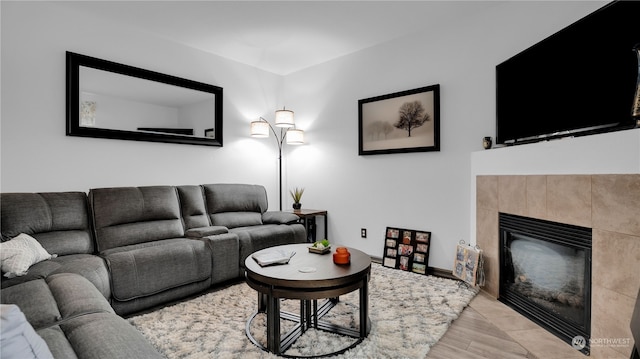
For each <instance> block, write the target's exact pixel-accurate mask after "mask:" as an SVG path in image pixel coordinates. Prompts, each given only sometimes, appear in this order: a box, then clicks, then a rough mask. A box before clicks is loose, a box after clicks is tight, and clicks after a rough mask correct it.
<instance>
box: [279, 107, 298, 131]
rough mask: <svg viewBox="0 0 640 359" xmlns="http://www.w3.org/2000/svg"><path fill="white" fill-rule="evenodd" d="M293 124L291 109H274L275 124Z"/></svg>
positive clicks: (283, 125) (288, 125) (289, 125)
mask: <svg viewBox="0 0 640 359" xmlns="http://www.w3.org/2000/svg"><path fill="white" fill-rule="evenodd" d="M294 125H295V122H294V121H293V111H289V110H285V109H282V110H277V111H276V126H278V127H293V126H294Z"/></svg>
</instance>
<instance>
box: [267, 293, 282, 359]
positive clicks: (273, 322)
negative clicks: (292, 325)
mask: <svg viewBox="0 0 640 359" xmlns="http://www.w3.org/2000/svg"><path fill="white" fill-rule="evenodd" d="M267 350H269V351H270V352H272V353H274V354H280V299H279V298H274V297H273V296H272V295H271V294H268V295H267Z"/></svg>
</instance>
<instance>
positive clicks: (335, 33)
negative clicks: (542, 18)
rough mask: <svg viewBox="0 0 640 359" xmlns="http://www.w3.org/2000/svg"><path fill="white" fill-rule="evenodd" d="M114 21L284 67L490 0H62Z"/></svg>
mask: <svg viewBox="0 0 640 359" xmlns="http://www.w3.org/2000/svg"><path fill="white" fill-rule="evenodd" d="M59 4H61V5H62V6H66V7H69V8H72V9H74V10H75V11H80V12H81V13H82V15H83V16H95V17H98V18H100V19H101V20H103V21H106V22H109V23H111V24H114V25H118V26H121V27H127V28H131V29H134V30H135V29H137V30H139V31H143V32H146V33H149V34H151V35H153V36H157V37H159V38H163V39H166V40H169V41H173V42H177V43H180V44H184V45H186V46H190V47H193V48H196V49H200V50H202V51H206V52H209V53H212V54H216V55H219V56H222V57H225V58H228V59H231V60H235V61H238V62H241V63H244V64H247V65H250V66H254V67H258V68H260V69H263V70H266V71H269V72H273V73H275V74H279V75H286V74H289V73H292V72H295V71H298V70H302V69H304V68H307V67H310V66H314V65H317V64H320V63H323V62H326V61H329V60H332V59H335V58H338V57H341V56H344V55H348V54H350V53H353V52H356V51H359V50H362V49H365V48H368V47H371V46H375V45H378V44H381V43H384V42H387V41H391V40H393V39H396V38H399V37H402V36H406V35H409V34H412V33H415V32H417V31H422V30H424V29H430V28H431V29H437V28H438V27H442V26H446V25H447V24H450V23H452V22H455V21H457V19H459V18H461V17H464V16H465V15H469V14H472V13H474V12H477V11H480V10H483V9H485V8H487V7H489V6H492V5H494V4H495V2H490V1H415V0H414V1H214V0H209V1H65V2H60V3H59Z"/></svg>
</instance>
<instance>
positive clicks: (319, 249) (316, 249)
mask: <svg viewBox="0 0 640 359" xmlns="http://www.w3.org/2000/svg"><path fill="white" fill-rule="evenodd" d="M309 252H311V253H318V254H325V253H329V252H331V244H330V243H329V241H328V240H326V239H323V240H321V241H317V242H315V243H314V244H313V245H312V246H311V247H309Z"/></svg>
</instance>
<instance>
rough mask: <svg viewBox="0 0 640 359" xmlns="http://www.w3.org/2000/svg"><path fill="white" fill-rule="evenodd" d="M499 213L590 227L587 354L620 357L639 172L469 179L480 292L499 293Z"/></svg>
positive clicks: (637, 268) (636, 247)
mask: <svg viewBox="0 0 640 359" xmlns="http://www.w3.org/2000/svg"><path fill="white" fill-rule="evenodd" d="M499 213H506V214H512V215H516V216H522V217H527V218H534V219H541V220H546V221H553V222H558V223H564V224H568V225H574V226H580V227H586V228H591V229H592V253H591V256H592V264H591V272H592V273H591V343H592V345H591V356H592V357H594V358H613V357H626V358H628V357H629V355H630V353H631V346H632V344H633V342H631V343H627V344H626V345H625V342H626V341H627V340H629V338H631V331H630V329H629V322H630V319H631V314H632V312H633V305H634V303H635V299H636V296H637V294H638V288H639V287H640V275H639V273H640V175H636V174H630V175H627V174H624V175H615V174H614V175H513V176H509V175H507V176H502V175H496V176H477V177H476V242H477V244H478V245H479V246H480V247H481V248H483V249H484V256H485V273H486V285H485V287H484V288H483V290H484V291H486V292H487V293H489V294H490V295H492V296H494V297H496V298H498V296H499V290H500V272H499V271H500V260H499V248H500V234H499Z"/></svg>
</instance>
